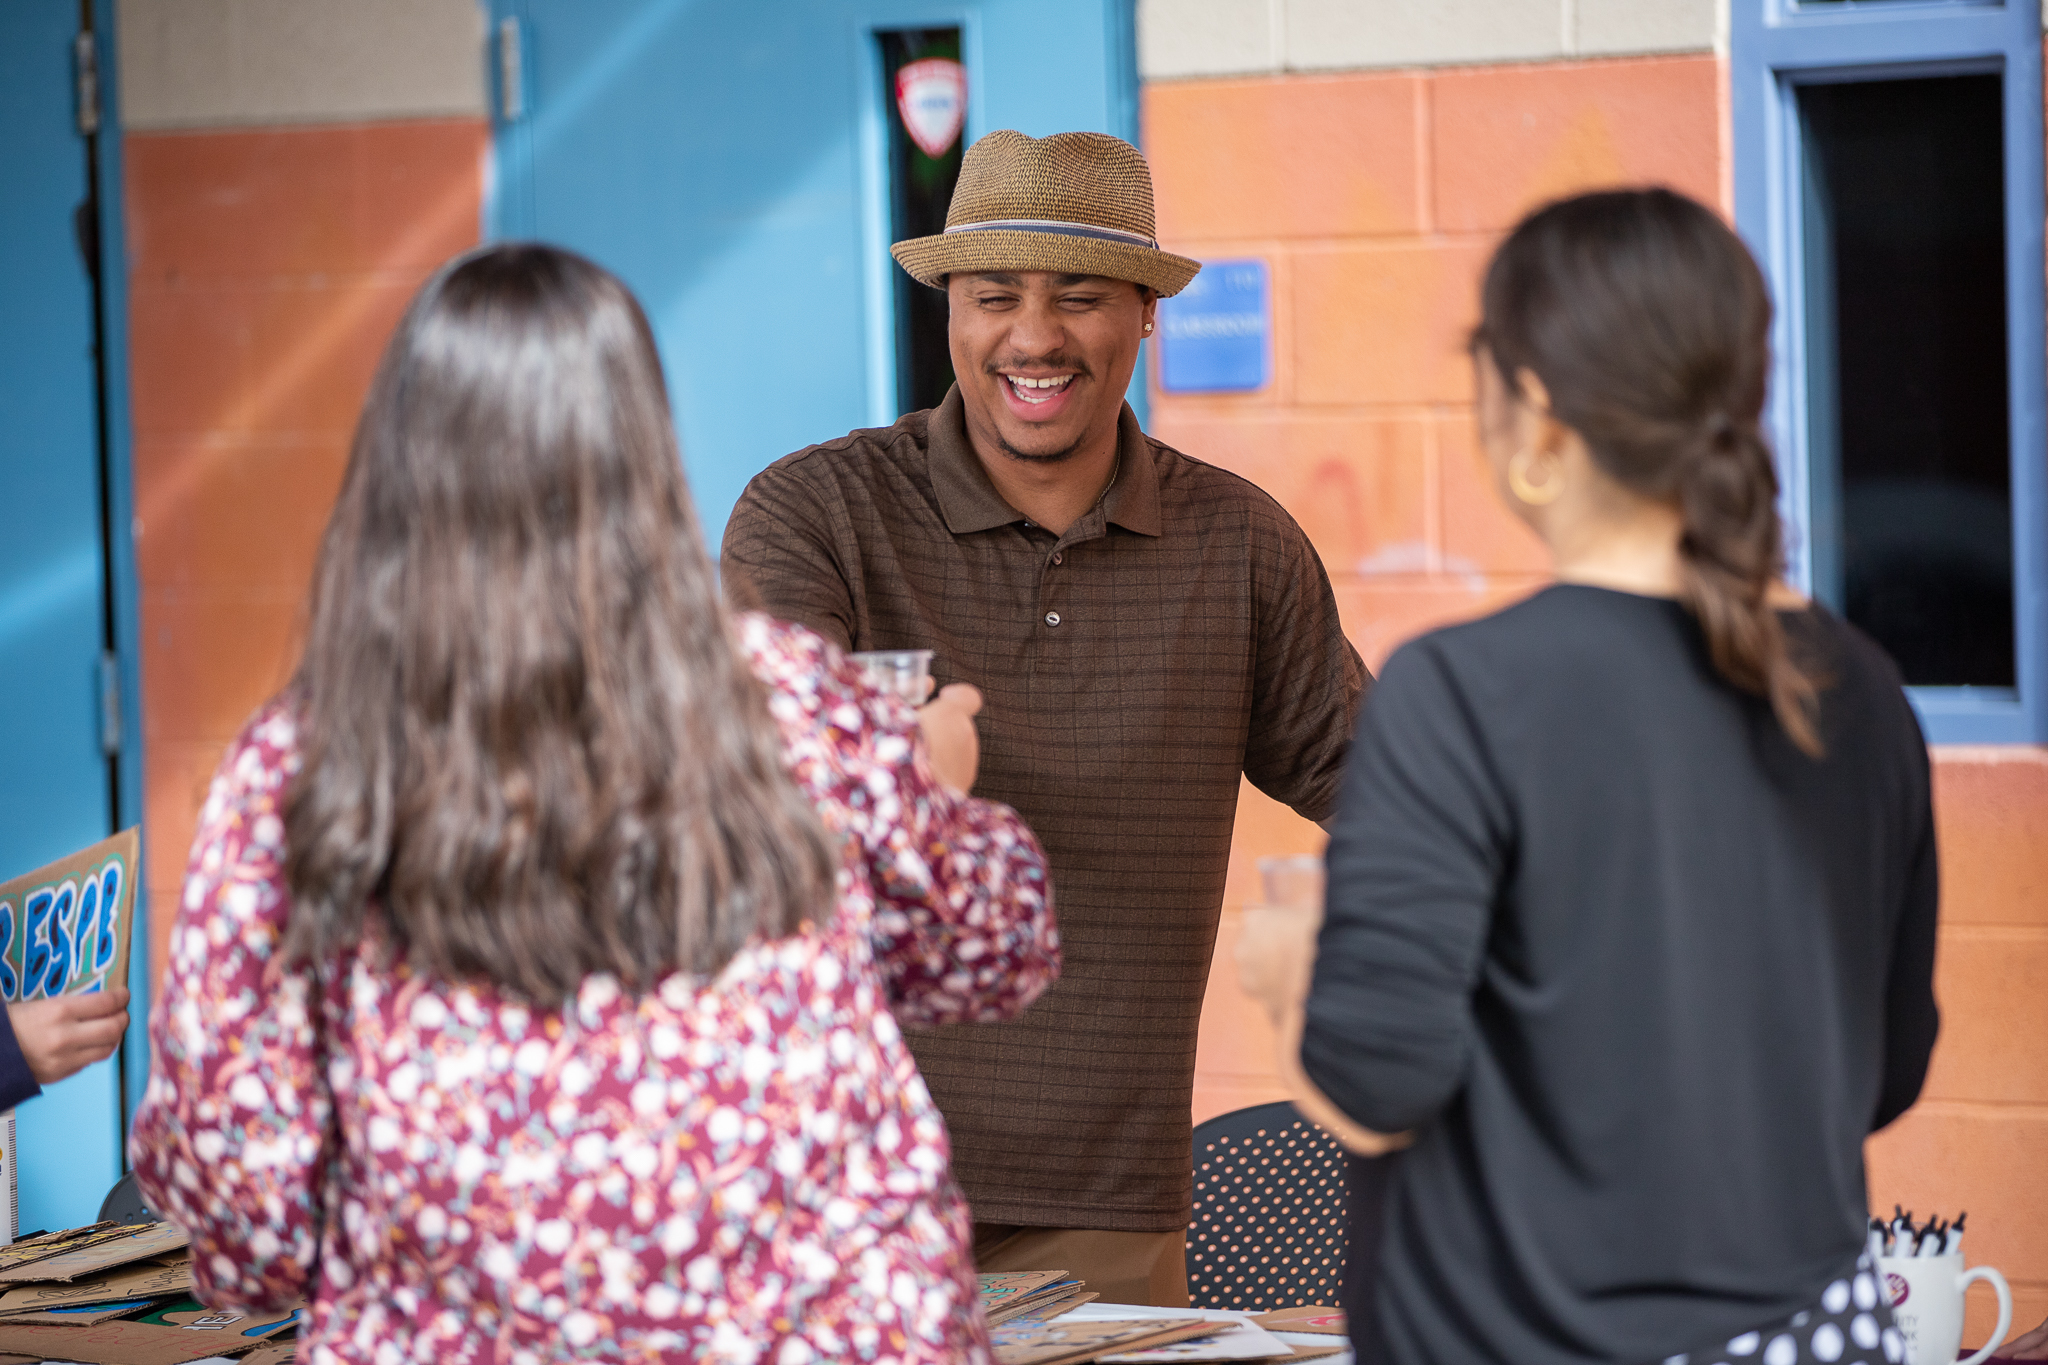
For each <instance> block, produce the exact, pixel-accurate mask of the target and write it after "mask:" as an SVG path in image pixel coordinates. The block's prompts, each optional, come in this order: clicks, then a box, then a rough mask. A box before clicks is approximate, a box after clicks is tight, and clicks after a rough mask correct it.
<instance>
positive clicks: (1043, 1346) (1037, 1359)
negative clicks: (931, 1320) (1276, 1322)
mask: <svg viewBox="0 0 2048 1365" xmlns="http://www.w3.org/2000/svg"><path fill="white" fill-rule="evenodd" d="M1215 1330H1216V1324H1215V1323H1213V1322H1204V1321H1203V1320H1202V1319H1200V1318H1151V1319H1136V1320H1131V1319H1124V1320H1118V1321H1106V1322H1075V1321H1074V1320H1073V1318H1072V1317H1064V1318H1060V1319H1058V1320H1057V1321H1054V1322H1007V1323H1004V1324H1003V1325H1002V1326H1000V1327H992V1328H990V1329H989V1341H990V1343H991V1344H992V1345H993V1346H994V1347H995V1357H996V1362H997V1365H1079V1363H1080V1362H1082V1361H1087V1360H1093V1359H1095V1358H1096V1357H1097V1356H1099V1355H1102V1354H1104V1353H1105V1352H1108V1351H1132V1350H1136V1349H1138V1348H1139V1347H1142V1346H1164V1345H1167V1344H1169V1343H1171V1342H1176V1341H1186V1340H1188V1339H1189V1338H1190V1337H1200V1336H1207V1335H1209V1334H1210V1333H1212V1332H1214V1331H1215ZM0 1349H4V1342H0Z"/></svg>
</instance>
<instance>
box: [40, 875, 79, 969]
mask: <svg viewBox="0 0 2048 1365" xmlns="http://www.w3.org/2000/svg"><path fill="white" fill-rule="evenodd" d="M77 928H78V883H77V882H65V883H64V884H63V885H62V886H59V887H58V888H57V899H56V902H55V903H54V904H53V905H51V907H50V966H49V969H48V971H49V974H48V976H47V977H45V978H44V982H43V994H44V995H62V994H64V987H65V985H66V984H67V983H68V982H69V981H70V980H71V941H72V939H73V937H74V936H75V932H76V930H77Z"/></svg>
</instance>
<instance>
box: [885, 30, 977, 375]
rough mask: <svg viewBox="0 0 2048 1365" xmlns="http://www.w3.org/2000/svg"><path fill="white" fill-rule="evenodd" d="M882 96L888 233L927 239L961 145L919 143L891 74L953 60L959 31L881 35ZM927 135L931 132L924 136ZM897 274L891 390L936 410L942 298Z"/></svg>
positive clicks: (941, 369) (944, 358)
mask: <svg viewBox="0 0 2048 1365" xmlns="http://www.w3.org/2000/svg"><path fill="white" fill-rule="evenodd" d="M881 40H882V74H883V77H884V79H883V83H882V84H883V98H884V101H885V102H886V103H887V104H888V106H889V179H890V191H891V195H890V215H889V216H890V224H889V226H890V229H891V231H890V237H889V240H890V241H892V242H900V241H902V240H904V239H905V238H907V237H928V236H931V235H932V234H934V233H938V232H943V231H945V228H946V206H947V205H948V204H949V203H951V202H952V199H953V186H954V184H955V183H956V182H957V181H958V180H959V179H960V155H961V150H962V148H963V146H964V144H965V143H966V137H965V136H964V134H963V133H962V132H959V131H956V132H955V133H954V135H953V138H952V141H951V142H950V143H948V144H946V145H944V146H940V147H936V148H935V149H934V150H935V151H936V153H937V154H936V155H934V154H933V153H932V152H930V151H927V150H926V149H925V148H923V147H920V146H919V145H918V142H917V140H916V139H915V138H913V137H912V136H911V135H910V129H909V128H908V127H906V126H905V124H904V122H903V113H902V110H900V109H899V108H898V107H897V77H898V74H899V73H900V72H901V71H902V70H903V68H905V67H906V66H910V65H911V64H912V63H915V62H921V61H928V60H933V59H938V60H944V61H950V62H954V63H958V62H959V60H960V30H959V29H957V28H918V29H904V30H901V31H898V32H893V33H884V34H882V35H881ZM927 140H929V138H928V139H927ZM892 273H893V274H894V275H895V277H896V393H897V401H898V402H899V403H900V404H901V405H902V410H903V411H905V412H915V411H917V410H918V409H919V408H935V407H937V406H938V405H939V400H940V399H942V398H944V397H945V396H946V390H947V389H948V388H951V387H952V384H953V355H952V352H951V351H950V350H949V349H948V348H947V346H946V296H945V295H944V294H943V293H941V292H940V291H938V290H936V289H930V288H927V287H926V286H924V285H921V284H919V283H918V282H917V281H916V280H913V279H911V278H910V276H908V275H907V274H905V273H904V272H903V271H901V270H896V271H893V272H892Z"/></svg>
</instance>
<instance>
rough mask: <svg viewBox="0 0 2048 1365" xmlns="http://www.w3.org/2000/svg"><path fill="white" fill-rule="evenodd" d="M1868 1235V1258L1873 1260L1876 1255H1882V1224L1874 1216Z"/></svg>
mask: <svg viewBox="0 0 2048 1365" xmlns="http://www.w3.org/2000/svg"><path fill="white" fill-rule="evenodd" d="M1868 1236H1869V1242H1870V1259H1871V1260H1873V1261H1875V1260H1876V1259H1877V1258H1878V1257H1880V1256H1882V1255H1884V1224H1882V1223H1880V1222H1878V1221H1877V1220H1876V1219H1875V1218H1873V1219H1871V1220H1870V1232H1869V1235H1868Z"/></svg>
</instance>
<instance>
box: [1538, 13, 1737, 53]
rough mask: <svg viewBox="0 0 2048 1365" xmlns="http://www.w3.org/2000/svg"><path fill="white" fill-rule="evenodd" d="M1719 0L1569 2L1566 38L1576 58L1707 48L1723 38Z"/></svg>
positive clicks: (1690, 50)
mask: <svg viewBox="0 0 2048 1365" xmlns="http://www.w3.org/2000/svg"><path fill="white" fill-rule="evenodd" d="M1717 8H1718V6H1717V5H1716V4H1715V0H1567V13H1566V18H1567V20H1568V21H1569V22H1568V25H1567V28H1566V34H1565V41H1566V43H1567V44H1568V45H1569V46H1570V48H1571V51H1572V53H1573V54H1574V55H1577V56H1586V57H1597V56H1618V55H1623V54H1628V53H1646V52H1704V51H1706V50H1707V49H1709V48H1712V47H1714V46H1715V44H1716V42H1717V40H1718V39H1719V37H1720V19H1719V17H1718V15H1717V14H1716V12H1715V11H1716V10H1717Z"/></svg>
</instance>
